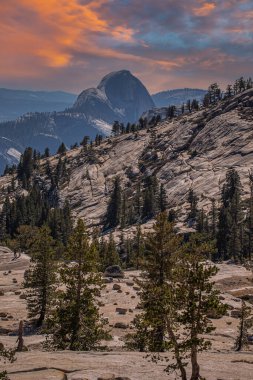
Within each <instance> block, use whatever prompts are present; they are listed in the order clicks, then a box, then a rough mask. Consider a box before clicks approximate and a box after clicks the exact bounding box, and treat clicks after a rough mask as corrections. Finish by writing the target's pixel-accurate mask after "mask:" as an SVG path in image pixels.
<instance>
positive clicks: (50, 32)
mask: <svg viewBox="0 0 253 380" xmlns="http://www.w3.org/2000/svg"><path fill="white" fill-rule="evenodd" d="M0 17H1V21H0V46H1V53H0V87H7V88H20V89H21V88H22V89H34V90H35V89H43V90H65V91H70V92H74V93H79V92H80V91H81V90H83V89H85V88H88V87H96V86H97V84H98V83H99V81H100V79H101V78H102V77H103V76H104V75H106V74H107V73H109V72H111V71H117V70H122V69H127V70H130V71H131V72H132V73H133V74H134V75H135V76H137V77H138V78H139V79H140V80H142V81H143V83H144V84H145V85H146V87H147V88H148V90H149V91H150V92H151V93H155V92H158V91H161V90H168V89H173V88H182V87H194V88H207V86H208V85H209V84H210V83H212V82H218V83H219V84H220V85H221V86H225V85H226V84H228V83H231V82H233V80H234V79H236V78H237V77H239V76H241V75H243V76H245V77H248V76H251V75H252V76H253V1H252V0H213V1H211V0H210V1H205V0H0Z"/></svg>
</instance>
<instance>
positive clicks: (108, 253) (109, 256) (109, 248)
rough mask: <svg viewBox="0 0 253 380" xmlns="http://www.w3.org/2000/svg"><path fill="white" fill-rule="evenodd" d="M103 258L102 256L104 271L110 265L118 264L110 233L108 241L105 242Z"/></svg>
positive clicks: (118, 260) (117, 256)
mask: <svg viewBox="0 0 253 380" xmlns="http://www.w3.org/2000/svg"><path fill="white" fill-rule="evenodd" d="M103 256H104V261H103V266H104V269H106V268H107V267H109V266H112V265H119V264H120V258H119V254H118V251H117V247H116V243H115V241H114V239H113V235H112V233H111V234H110V236H109V241H108V242H107V244H106V246H105V252H104V254H103Z"/></svg>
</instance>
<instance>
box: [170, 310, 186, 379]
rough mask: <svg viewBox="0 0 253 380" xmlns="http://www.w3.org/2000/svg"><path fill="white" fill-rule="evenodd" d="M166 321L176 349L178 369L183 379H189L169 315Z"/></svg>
mask: <svg viewBox="0 0 253 380" xmlns="http://www.w3.org/2000/svg"><path fill="white" fill-rule="evenodd" d="M166 323H167V331H168V334H169V337H170V340H171V342H172V343H173V347H174V351H175V359H176V362H177V366H178V369H179V371H180V373H181V379H182V380H187V376H186V371H185V368H184V365H183V362H182V358H181V356H180V350H179V346H178V343H177V339H176V337H175V334H174V332H173V330H172V328H171V325H170V321H169V318H168V317H166Z"/></svg>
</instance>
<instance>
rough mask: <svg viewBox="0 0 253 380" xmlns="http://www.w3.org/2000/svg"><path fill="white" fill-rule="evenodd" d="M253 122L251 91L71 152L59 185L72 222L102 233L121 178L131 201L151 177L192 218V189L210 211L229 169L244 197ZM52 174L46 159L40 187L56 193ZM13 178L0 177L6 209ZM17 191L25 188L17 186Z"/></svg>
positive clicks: (252, 149)
mask: <svg viewBox="0 0 253 380" xmlns="http://www.w3.org/2000/svg"><path fill="white" fill-rule="evenodd" d="M252 122H253V89H250V90H247V91H245V92H243V93H241V94H239V95H237V96H234V97H232V98H230V99H225V100H222V101H221V102H219V103H218V104H217V105H214V106H212V107H210V108H205V109H201V110H200V111H197V112H192V113H189V114H187V115H185V116H179V117H176V118H174V119H172V120H170V119H167V120H164V121H162V122H159V123H158V124H157V125H156V126H154V127H152V128H150V127H149V128H147V129H142V130H140V131H139V132H138V134H136V133H129V134H123V135H120V136H118V137H113V138H108V139H105V140H104V141H103V142H102V144H101V145H100V146H98V147H93V149H92V150H89V151H88V152H85V151H84V150H82V149H81V148H76V149H72V150H70V151H68V152H67V153H66V158H67V171H68V179H67V180H65V181H63V182H61V184H60V186H59V189H58V192H59V194H58V195H59V199H60V203H61V204H63V203H64V201H65V200H68V201H69V202H70V206H71V209H72V210H73V215H74V217H81V218H85V220H86V222H87V224H88V226H99V225H101V221H102V220H103V217H104V215H105V212H106V209H107V204H108V200H109V198H110V195H111V190H112V187H113V181H114V179H115V176H119V177H120V178H121V183H122V187H123V188H124V189H125V190H124V191H125V192H126V199H127V201H128V202H130V201H131V199H133V197H134V196H135V195H136V193H137V191H139V190H138V188H139V185H140V184H141V186H144V184H145V178H147V177H149V176H150V175H151V174H153V173H155V174H156V177H157V179H158V181H159V183H161V184H163V185H164V189H165V191H166V193H167V199H168V204H169V207H173V208H176V209H177V208H178V209H179V210H181V212H184V213H187V212H188V211H189V205H188V203H187V197H188V192H189V189H191V188H192V189H194V192H195V193H196V195H197V196H198V198H199V208H200V209H201V208H202V207H203V208H204V210H209V209H210V206H211V200H212V199H213V198H214V199H216V200H218V199H219V197H220V192H221V188H222V185H223V183H224V180H225V176H226V172H227V170H228V169H229V168H231V167H234V168H236V170H237V171H238V173H239V175H240V177H241V182H242V189H243V197H244V198H246V197H247V196H249V191H250V189H249V172H250V171H251V170H252V160H253V131H252ZM58 161H59V156H57V155H56V156H53V157H50V158H49V164H50V166H51V170H52V171H55V170H56V166H57V163H58ZM46 167H47V166H46V160H41V162H40V165H39V168H38V169H37V170H36V172H35V173H34V176H35V178H36V180H37V182H38V183H41V187H42V188H50V180H49V178H48V176H47V174H46ZM38 178H39V179H40V180H39V181H38ZM11 179H12V176H11V175H8V176H4V177H2V178H0V188H1V189H5V190H3V191H2V193H1V195H0V202H1V201H3V199H4V198H5V196H6V195H7V194H8V191H7V187H8V185H10V184H11ZM144 187H145V186H144ZM16 192H18V193H20V192H22V189H21V188H20V187H19V188H17V190H16ZM10 196H11V194H10ZM181 220H184V215H181Z"/></svg>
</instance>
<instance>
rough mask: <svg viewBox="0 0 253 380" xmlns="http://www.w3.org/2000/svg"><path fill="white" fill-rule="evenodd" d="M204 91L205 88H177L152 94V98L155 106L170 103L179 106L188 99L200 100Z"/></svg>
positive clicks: (164, 105) (166, 105)
mask: <svg viewBox="0 0 253 380" xmlns="http://www.w3.org/2000/svg"><path fill="white" fill-rule="evenodd" d="M206 92H207V91H206V90H202V89H198V88H178V89H175V90H168V91H161V92H158V93H156V94H153V95H152V99H153V101H154V103H155V105H156V107H168V106H170V105H175V106H180V105H181V104H183V103H186V102H187V100H189V99H190V100H192V99H196V100H198V101H202V100H203V98H204V96H205V94H206Z"/></svg>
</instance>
